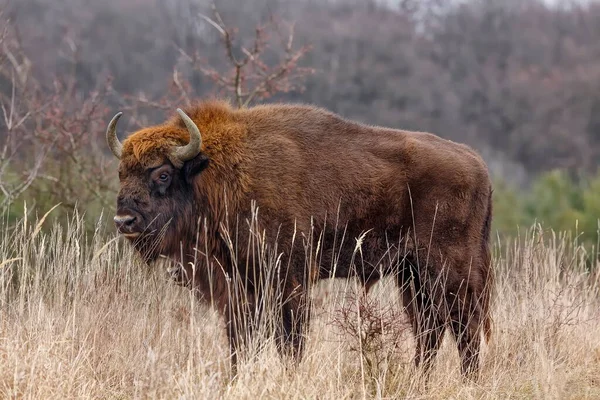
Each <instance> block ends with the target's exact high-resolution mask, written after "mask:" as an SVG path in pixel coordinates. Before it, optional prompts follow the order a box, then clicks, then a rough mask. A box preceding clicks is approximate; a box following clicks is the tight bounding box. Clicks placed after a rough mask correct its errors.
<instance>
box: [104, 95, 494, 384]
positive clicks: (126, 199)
mask: <svg viewBox="0 0 600 400" xmlns="http://www.w3.org/2000/svg"><path fill="white" fill-rule="evenodd" d="M177 111H178V115H174V116H173V117H172V118H171V119H170V120H168V121H166V122H165V123H163V124H161V125H157V126H151V127H148V128H144V129H141V130H139V131H137V132H135V133H133V134H132V135H131V136H129V137H128V138H127V139H126V140H124V141H123V143H121V142H119V140H118V139H117V136H116V130H115V127H116V124H117V121H118V119H119V117H120V116H121V113H118V114H117V115H116V116H115V117H114V118H113V119H112V121H111V122H110V124H109V126H108V129H107V133H106V135H107V140H108V144H109V146H110V148H111V150H112V152H113V153H114V155H115V156H116V157H117V158H119V159H120V160H121V161H120V165H119V179H120V182H121V189H120V192H119V195H118V199H117V215H116V216H115V218H114V220H115V223H116V226H117V228H118V230H119V232H120V233H122V234H123V236H125V237H126V238H127V239H129V241H131V242H132V243H133V246H135V248H136V250H137V251H138V252H139V253H140V254H141V255H142V256H143V257H144V259H145V260H146V261H147V262H151V261H153V260H156V259H157V258H158V257H159V256H165V257H167V258H170V259H172V260H175V261H176V262H178V263H179V265H181V268H182V270H183V272H185V274H184V276H187V277H190V278H187V281H186V282H184V283H187V284H189V285H190V286H192V287H194V288H195V289H197V291H198V293H199V294H200V295H201V296H206V297H208V296H210V297H211V298H212V299H213V302H214V304H216V306H217V307H219V309H220V310H221V311H222V312H223V315H224V317H225V320H226V326H227V333H228V337H229V342H230V347H231V352H232V353H231V354H232V371H233V372H234V374H235V371H236V360H237V357H236V354H237V350H238V343H239V341H240V335H239V333H240V329H243V333H244V335H246V334H248V329H251V327H252V326H255V325H252V322H253V321H255V319H256V318H257V315H256V313H254V311H252V310H255V308H254V307H255V306H257V307H259V303H261V301H260V300H261V295H262V294H261V293H262V292H261V290H260V289H259V286H260V285H259V283H258V278H256V277H258V276H262V275H269V274H267V273H265V271H264V269H265V268H268V267H267V266H265V265H264V264H261V263H260V262H259V260H256V259H254V258H255V257H254V256H253V255H252V252H247V251H244V250H246V249H248V248H249V246H251V243H250V242H251V241H252V240H254V239H255V238H252V237H251V236H252V232H251V229H248V227H247V226H245V227H244V228H241V227H243V226H244V224H245V223H246V222H245V221H249V220H251V219H252V218H253V212H254V205H255V206H256V207H257V209H258V218H257V219H256V221H258V228H259V229H258V230H257V231H255V232H260V233H264V238H265V240H266V241H268V242H270V243H273V242H274V241H275V240H277V251H278V252H279V253H280V254H281V255H282V257H281V258H280V260H284V261H282V262H280V263H279V267H278V268H280V269H281V271H279V272H278V273H277V274H271V275H272V276H276V278H273V282H274V283H275V285H274V286H276V287H277V289H278V290H279V291H280V293H281V294H282V295H283V298H284V299H285V301H282V302H281V303H280V308H279V309H278V312H279V313H280V315H278V317H281V318H280V324H279V325H278V328H277V329H279V331H278V336H277V337H278V338H279V341H278V350H279V352H280V354H282V355H283V354H288V355H291V356H292V359H293V360H296V361H297V360H299V359H300V358H301V356H302V351H303V335H304V333H305V330H306V328H307V326H308V322H309V314H310V313H309V312H307V311H309V296H308V295H307V290H308V289H309V288H310V285H311V284H312V283H314V282H315V281H317V280H318V279H321V278H329V277H341V278H348V277H352V276H354V277H357V278H358V279H360V280H361V281H362V282H363V283H364V284H365V287H366V290H367V291H368V288H369V287H370V286H371V285H372V284H373V283H374V282H376V281H377V280H378V279H380V278H381V277H384V276H390V275H393V276H394V277H395V279H396V280H397V283H398V286H399V288H400V290H401V293H402V299H403V304H404V307H405V310H406V312H407V314H408V316H409V317H410V320H411V321H412V324H413V328H414V333H415V335H416V342H417V351H416V356H415V362H416V364H417V365H422V366H423V367H424V369H425V371H428V370H429V368H430V365H431V362H432V359H433V357H434V356H435V354H436V353H437V351H438V347H439V345H440V343H441V340H442V337H443V335H444V331H445V328H446V327H449V328H450V331H451V332H452V334H453V335H454V337H455V339H456V341H457V346H458V351H459V353H460V357H461V361H462V373H463V374H464V375H465V376H468V377H472V378H474V377H475V376H476V375H477V372H478V368H479V349H480V340H481V339H480V336H481V333H482V332H483V333H484V334H485V335H484V336H485V338H486V340H488V339H489V336H490V332H491V320H490V315H489V303H490V294H491V288H492V285H493V273H492V270H491V262H490V250H489V236H490V224H491V214H492V200H491V194H492V188H491V183H490V179H489V176H488V172H487V168H486V165H485V163H484V162H483V160H482V159H481V158H480V157H479V156H478V155H477V154H476V153H475V152H474V151H473V150H472V149H470V148H469V147H467V146H465V145H462V144H457V143H454V142H451V141H449V140H445V139H441V138H440V137H438V136H435V135H433V134H429V133H421V132H407V131H402V130H396V129H389V128H383V127H376V126H368V125H364V124H360V123H357V122H353V121H349V120H346V119H343V118H342V117H340V116H338V115H336V114H334V113H331V112H328V111H326V110H324V109H321V108H316V107H312V106H306V105H285V104H277V105H261V106H256V107H252V108H243V109H234V108H232V107H231V106H230V105H229V104H228V103H227V102H222V101H204V102H200V103H198V104H196V105H195V106H193V107H189V108H187V110H186V111H185V112H183V111H182V110H180V109H178V110H177ZM232 224H233V225H236V224H237V225H236V226H237V230H236V232H235V233H234V234H233V235H231V233H229V232H227V233H226V232H224V229H230V228H231V226H232ZM231 237H234V238H235V244H234V246H233V247H232V245H231ZM344 238H345V239H344ZM359 238H360V240H359ZM310 240H313V243H315V244H318V245H315V246H316V247H318V248H319V255H318V257H313V258H312V259H311V260H307V256H306V252H305V248H304V246H305V244H306V242H307V241H310ZM357 249H358V250H357ZM211 265H212V267H211ZM215 265H216V267H215ZM234 276H238V277H241V280H242V290H241V291H240V290H237V289H236V290H232V288H231V277H234ZM259 308H260V307H259ZM240 321H241V322H240ZM239 324H241V325H239ZM236 327H237V328H236ZM242 342H243V341H242Z"/></svg>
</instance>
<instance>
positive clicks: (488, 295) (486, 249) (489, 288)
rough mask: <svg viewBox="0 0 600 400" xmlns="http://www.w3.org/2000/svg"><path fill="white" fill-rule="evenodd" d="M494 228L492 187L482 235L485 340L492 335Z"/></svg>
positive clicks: (482, 307)
mask: <svg viewBox="0 0 600 400" xmlns="http://www.w3.org/2000/svg"><path fill="white" fill-rule="evenodd" d="M491 230H492V189H491V188H490V193H489V197H488V206H487V212H486V216H485V222H484V225H483V232H482V233H483V235H482V247H483V248H482V254H483V272H484V278H485V280H484V284H485V286H484V288H483V293H482V299H481V300H482V301H481V311H482V313H483V318H484V319H483V335H484V337H485V341H486V342H489V341H490V339H491V337H492V323H493V320H492V315H491V310H490V302H491V299H492V294H493V291H494V286H495V279H494V271H493V268H492V254H491V250H490V233H491Z"/></svg>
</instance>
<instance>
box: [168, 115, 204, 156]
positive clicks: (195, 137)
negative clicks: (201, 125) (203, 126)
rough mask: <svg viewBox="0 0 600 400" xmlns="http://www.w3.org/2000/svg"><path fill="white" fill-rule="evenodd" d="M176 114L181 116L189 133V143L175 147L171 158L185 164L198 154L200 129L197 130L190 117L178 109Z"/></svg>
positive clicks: (200, 138)
mask: <svg viewBox="0 0 600 400" xmlns="http://www.w3.org/2000/svg"><path fill="white" fill-rule="evenodd" d="M177 112H178V113H179V115H180V116H181V119H182V120H183V123H184V124H185V126H186V128H187V130H188V132H189V133H190V142H189V143H188V144H186V145H185V146H177V147H176V148H175V149H174V150H173V156H175V157H176V158H177V159H179V160H180V161H182V162H186V161H189V160H191V159H192V158H194V157H196V156H197V155H198V153H200V146H201V145H202V135H201V134H200V129H198V126H196V124H195V123H194V121H192V119H191V118H190V117H188V116H187V115H186V114H185V113H184V112H183V111H182V110H181V109H180V108H178V109H177Z"/></svg>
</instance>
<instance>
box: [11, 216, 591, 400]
mask: <svg viewBox="0 0 600 400" xmlns="http://www.w3.org/2000/svg"><path fill="white" fill-rule="evenodd" d="M37 224H38V223H37V222H36V221H31V222H27V221H23V222H21V223H19V224H18V225H17V226H12V227H6V226H5V227H4V228H2V242H1V244H0V256H1V259H0V398H38V399H51V398H60V399H63V398H119V399H128V398H185V399H216V398H235V399H237V398H248V399H257V398H290V399H296V398H298V399H300V398H301V399H317V398H318V399H355V398H411V399H426V398H427V399H429V398H433V399H449V398H451V399H471V398H473V399H475V398H476V399H480V398H490V399H491V398H493V399H507V398H518V399H533V398H535V399H537V398H539V399H584V398H589V399H594V398H600V320H599V319H598V317H599V315H600V308H599V301H598V289H599V286H600V285H599V282H598V274H595V273H593V274H589V273H586V272H585V271H586V269H585V268H586V265H585V256H586V254H585V252H584V250H583V249H582V248H580V247H578V246H577V245H576V243H573V241H572V240H570V239H568V238H564V237H558V236H554V235H552V234H550V233H546V234H545V235H541V234H540V232H539V231H538V230H536V229H532V230H531V231H529V232H528V233H526V234H524V235H523V237H521V238H520V239H519V240H514V241H511V242H500V241H497V243H496V244H495V249H494V263H495V267H496V275H497V282H496V285H497V287H496V289H495V292H496V295H495V301H494V307H493V316H494V320H495V322H494V335H493V337H492V340H491V342H490V343H489V344H488V345H486V346H484V349H483V365H482V375H481V378H480V380H479V382H478V383H466V382H463V381H462V380H461V378H460V373H459V359H458V354H457V351H456V347H455V345H454V343H453V342H452V339H451V337H450V336H449V335H447V336H446V339H445V342H444V345H443V347H442V351H441V354H440V356H439V358H438V360H437V363H436V367H435V369H434V370H433V373H432V376H431V380H430V382H429V384H428V385H427V386H425V385H423V382H422V381H421V380H420V379H419V376H418V375H417V374H416V373H415V371H414V369H413V364H412V355H413V342H412V338H411V334H410V330H409V329H408V327H407V322H406V321H405V320H404V319H403V318H402V317H401V316H402V314H397V315H398V316H399V318H398V319H397V325H396V326H395V327H394V330H393V332H392V333H393V335H391V336H390V335H387V336H386V335H385V332H384V334H383V335H382V336H381V338H383V339H384V343H383V345H382V346H380V347H377V348H375V349H371V350H369V349H367V350H365V349H362V352H361V350H357V348H358V347H359V346H358V344H357V341H358V336H357V335H353V334H352V332H350V333H348V332H343V331H342V330H341V329H340V328H339V323H336V322H339V318H340V310H342V309H346V310H351V309H352V306H353V304H352V303H347V302H348V301H352V300H349V299H352V296H348V294H349V293H350V294H351V293H354V292H355V290H356V287H355V282H343V281H325V282H322V283H321V284H320V285H319V286H318V288H317V289H316V290H315V292H314V298H315V310H314V323H313V324H312V328H311V332H310V336H309V340H308V345H307V346H308V347H307V353H306V357H305V359H304V361H303V362H302V363H301V364H300V365H299V367H298V368H297V369H296V370H286V369H285V368H284V367H283V366H282V364H281V362H280V361H279V358H278V356H277V352H276V350H275V346H274V345H273V344H272V343H270V344H269V345H267V346H266V347H265V348H264V349H263V350H262V351H260V352H258V353H257V354H256V357H255V359H254V361H251V362H246V363H243V364H242V365H241V367H240V375H239V378H238V379H237V380H236V381H234V382H233V383H230V382H229V381H228V368H229V364H228V362H227V358H226V357H227V355H228V346H227V343H226V340H225V335H224V329H223V325H222V324H223V322H222V320H221V319H220V317H219V316H218V315H217V314H216V313H215V311H213V310H212V309H211V308H210V307H209V306H207V305H204V304H200V303H199V302H197V301H195V300H194V297H193V295H192V294H191V293H190V292H189V291H188V290H186V289H183V288H181V287H178V286H176V285H174V284H172V283H171V282H170V281H169V280H168V279H167V277H166V273H165V271H164V270H160V268H154V269H151V268H148V267H147V266H145V265H143V264H141V263H140V262H139V261H137V260H136V258H135V256H134V255H133V254H132V253H131V251H130V250H129V249H128V247H127V246H123V243H122V240H121V239H118V238H117V239H111V238H109V239H101V237H103V235H100V234H98V235H96V236H94V237H90V238H85V237H84V229H83V227H82V224H81V222H80V221H79V220H78V219H77V218H75V219H73V221H72V223H71V224H70V225H69V227H68V228H64V229H61V228H60V227H58V226H55V227H54V228H53V229H52V233H46V232H45V231H40V229H39V226H38V225H37ZM99 230H101V229H100V228H99ZM369 299H370V301H371V302H372V303H374V304H378V305H379V306H380V307H381V309H382V310H392V309H396V310H399V305H398V297H397V293H396V289H395V287H394V285H392V283H391V282H389V281H382V282H380V283H378V284H377V285H376V286H375V287H374V288H373V290H372V291H371V293H370V294H369ZM385 340H387V341H388V342H389V343H388V342H385ZM369 351H370V352H374V353H377V354H369V353H368V352H369ZM373 360H377V362H375V363H373Z"/></svg>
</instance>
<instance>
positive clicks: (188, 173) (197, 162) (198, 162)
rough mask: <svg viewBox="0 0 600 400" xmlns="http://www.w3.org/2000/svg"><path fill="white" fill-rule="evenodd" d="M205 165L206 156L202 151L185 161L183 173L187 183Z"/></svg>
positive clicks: (206, 165)
mask: <svg viewBox="0 0 600 400" xmlns="http://www.w3.org/2000/svg"><path fill="white" fill-rule="evenodd" d="M206 167H208V157H207V156H205V155H204V154H203V153H200V154H198V155H197V156H196V157H194V158H192V159H191V160H190V161H186V162H185V164H183V175H184V177H185V180H186V181H187V183H192V181H193V179H194V177H195V176H196V175H198V174H199V173H200V172H202V170H203V169H204V168H206Z"/></svg>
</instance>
